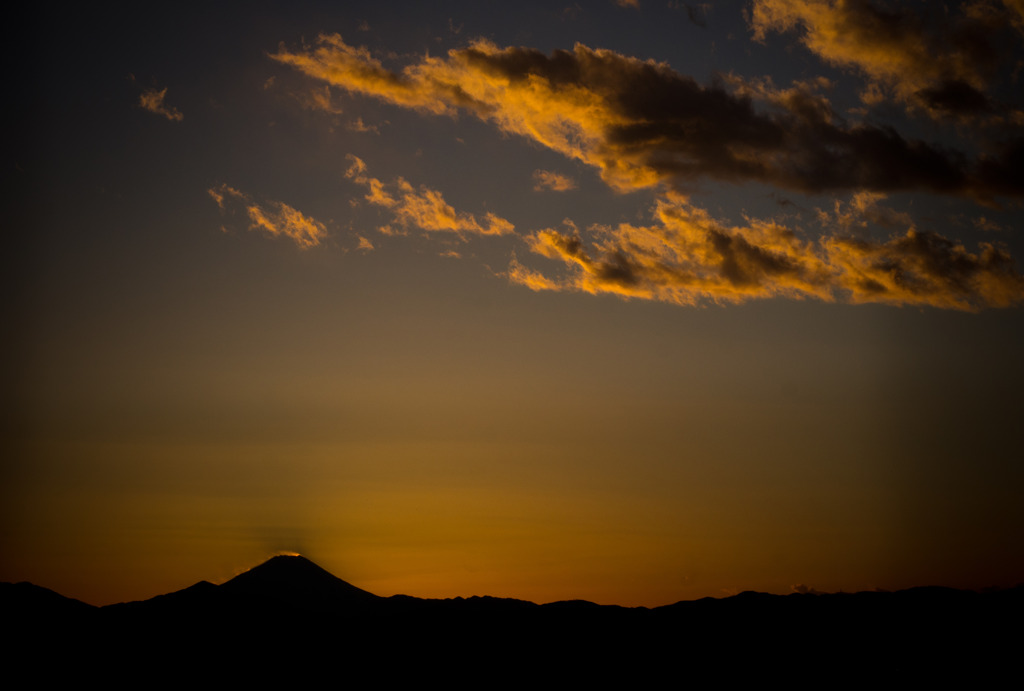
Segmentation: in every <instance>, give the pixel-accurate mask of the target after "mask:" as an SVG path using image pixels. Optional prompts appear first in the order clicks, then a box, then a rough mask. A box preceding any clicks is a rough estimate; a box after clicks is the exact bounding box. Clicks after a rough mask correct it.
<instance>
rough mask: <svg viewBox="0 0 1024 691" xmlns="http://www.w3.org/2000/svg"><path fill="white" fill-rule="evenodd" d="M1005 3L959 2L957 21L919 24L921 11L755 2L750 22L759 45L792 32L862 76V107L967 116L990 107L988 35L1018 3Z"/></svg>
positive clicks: (797, 0)
mask: <svg viewBox="0 0 1024 691" xmlns="http://www.w3.org/2000/svg"><path fill="white" fill-rule="evenodd" d="M1005 5H1006V7H1005V8H999V7H996V6H995V5H993V4H991V3H988V2H984V1H982V2H973V3H966V4H964V5H963V6H962V8H961V11H960V13H958V14H957V15H954V16H952V17H948V16H944V17H941V18H940V19H941V21H932V22H926V21H925V18H924V16H923V14H922V13H921V11H920V10H915V11H911V10H909V9H890V8H888V7H884V6H881V5H879V4H876V3H872V2H869V1H867V0H861V1H859V2H851V1H848V0H755V2H754V5H753V8H752V12H751V14H750V24H751V28H752V29H753V31H754V37H755V38H756V39H758V40H764V38H765V37H766V35H767V34H768V33H770V32H786V31H791V30H799V31H800V32H801V41H802V42H803V44H804V45H805V46H806V47H807V48H808V49H809V50H810V51H811V52H813V53H815V54H816V55H818V56H819V57H820V58H822V59H823V60H825V61H826V62H828V63H830V64H833V65H836V66H839V67H851V68H855V69H857V70H859V71H861V72H862V73H863V74H864V75H865V76H866V77H868V79H869V80H871V82H870V83H869V85H868V87H867V88H866V89H865V91H864V94H863V96H864V99H865V101H866V102H868V103H875V102H877V101H878V100H880V99H883V98H885V97H886V96H891V97H894V98H896V99H898V100H900V101H903V102H906V103H909V104H913V105H915V106H919V107H923V108H925V109H926V110H927V111H929V112H931V113H932V114H935V115H945V116H948V115H968V114H972V113H978V112H982V111H986V110H988V109H989V108H991V107H992V105H993V104H992V103H991V102H990V100H989V98H988V97H987V96H986V94H985V91H986V88H987V86H988V83H989V80H990V79H991V78H992V77H993V75H994V72H995V68H996V62H997V59H998V57H999V55H998V51H996V50H995V49H994V47H993V44H992V43H991V37H992V36H994V35H995V34H996V33H998V32H999V31H1000V30H1002V28H1003V27H1005V26H1006V25H1008V24H1009V23H1010V21H1012V20H1013V18H1014V14H1015V13H1017V12H1018V9H1017V8H1015V6H1017V5H1020V2H1019V0H1007V2H1006V3H1005ZM1016 16H1017V17H1018V18H1019V16H1020V15H1019V14H1017V15H1016Z"/></svg>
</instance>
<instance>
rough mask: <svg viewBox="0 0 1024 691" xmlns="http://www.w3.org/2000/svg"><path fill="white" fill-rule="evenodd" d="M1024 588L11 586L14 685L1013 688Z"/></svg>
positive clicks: (317, 577)
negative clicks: (824, 591)
mask: <svg viewBox="0 0 1024 691" xmlns="http://www.w3.org/2000/svg"><path fill="white" fill-rule="evenodd" d="M1022 614H1024V588H1022V587H1020V586H1018V587H1017V588H1013V589H1008V590H1001V591H991V592H984V593H976V592H970V591H961V590H952V589H948V588H914V589H910V590H903V591H899V592H892V593H883V592H864V593H855V594H832V595H812V594H793V595H787V596H779V595H766V594H761V593H752V592H748V593H742V594H740V595H737V596H734V597H729V598H724V599H712V598H706V599H703V600H696V601H692V602H679V603H676V604H674V605H668V606H665V607H656V608H653V609H647V608H642V607H640V608H624V607H614V606H599V605H595V604H593V603H589V602H582V601H574V602H557V603H551V604H546V605H536V604H534V603H531V602H524V601H521V600H510V599H499V598H490V597H473V598H469V599H464V598H455V599H449V600H424V599H419V598H413V597H407V596H402V595H396V596H393V597H387V598H384V597H378V596H376V595H373V594H371V593H368V592H366V591H364V590H360V589H359V588H356V587H355V586H353V585H350V584H348V583H346V582H345V581H342V580H341V579H339V578H336V577H335V576H333V575H331V574H329V573H328V572H326V571H324V570H323V569H321V568H320V567H318V566H317V565H315V564H314V563H312V562H311V561H309V560H307V559H305V558H303V557H284V556H281V557H274V558H273V559H271V560H269V561H267V562H265V563H264V564H262V565H260V566H257V567H256V568H254V569H252V570H250V571H247V572H245V573H243V574H241V575H239V576H237V577H235V578H233V579H232V580H230V581H228V582H226V583H224V584H222V585H213V584H212V583H208V582H205V581H203V582H200V583H197V584H196V585H194V586H192V587H190V588H187V589H185V590H181V591H178V592H175V593H170V594H168V595H161V596H158V597H155V598H152V599H150V600H146V601H143V602H130V603H123V604H117V605H110V606H107V607H93V606H91V605H87V604H85V603H82V602H79V601H77V600H71V599H69V598H65V597H63V596H61V595H58V594H57V593H54V592H53V591H50V590H47V589H45V588H41V587H39V586H35V585H32V584H29V583H17V584H10V583H5V584H0V621H2V622H3V624H2V625H3V633H4V641H5V643H4V645H3V650H4V658H5V659H6V660H7V663H6V664H5V668H6V669H7V670H8V674H10V673H11V671H12V670H15V671H17V670H20V671H22V672H24V673H25V675H26V676H24V677H20V673H19V674H18V675H16V676H15V678H19V677H20V678H23V679H25V680H26V682H28V683H22V684H19V687H25V686H33V687H35V686H40V685H43V684H45V683H46V682H47V681H62V682H67V681H82V680H86V679H98V680H101V681H104V682H106V683H107V684H111V685H115V686H127V685H132V686H139V687H151V686H163V685H169V684H180V683H186V684H188V685H189V686H198V687H200V688H203V687H208V686H225V685H227V686H229V687H232V688H233V687H236V686H237V685H238V684H240V683H251V682H254V681H255V682H269V681H274V682H284V683H288V684H289V685H290V686H307V685H313V684H316V685H325V686H329V687H336V686H341V685H345V686H355V687H357V688H363V687H367V686H374V687H376V686H384V687H390V686H394V685H395V684H402V685H406V684H410V683H414V684H417V685H418V684H419V683H420V682H422V683H423V684H424V685H426V684H429V685H431V686H433V685H436V683H437V682H440V683H442V684H444V685H456V686H472V687H475V688H491V687H494V686H498V687H502V686H507V685H512V684H515V685H523V684H528V685H530V686H541V687H548V686H554V685H558V686H578V685H580V684H590V683H596V684H598V685H600V686H608V685H615V686H619V685H628V686H630V687H641V688H645V687H649V686H672V687H680V686H695V687H697V688H707V687H732V686H734V685H736V684H737V683H744V684H746V683H751V682H753V683H762V682H769V681H782V682H784V683H786V684H787V685H788V686H792V685H796V686H802V687H814V688H836V687H840V688H843V687H852V686H855V685H856V686H861V685H863V684H864V683H869V684H872V685H875V684H881V685H884V686H886V687H887V686H889V685H891V684H894V683H895V684H905V683H910V684H913V685H914V686H918V685H920V684H921V683H925V682H935V681H940V682H945V683H947V684H948V683H951V682H952V683H962V682H966V683H970V684H971V685H972V686H973V687H976V688H988V687H992V686H1000V687H1003V686H1007V687H1011V688H1012V687H1018V688H1019V684H1020V682H1021V671H1020V670H1021V668H1022V663H1021V660H1022V652H1021V651H1022V650H1024V646H1022V643H1024V636H1022V633H1021V625H1022V617H1021V615H1022Z"/></svg>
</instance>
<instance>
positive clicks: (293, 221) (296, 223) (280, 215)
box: [207, 184, 327, 249]
mask: <svg viewBox="0 0 1024 691" xmlns="http://www.w3.org/2000/svg"><path fill="white" fill-rule="evenodd" d="M207 193H208V194H209V195H210V198H211V199H213V200H214V201H215V202H216V203H217V206H218V207H220V209H221V211H229V210H230V207H231V206H232V204H238V205H240V206H241V207H242V208H244V209H245V213H246V215H247V216H248V218H249V222H250V225H249V228H250V229H251V230H260V231H263V232H265V233H267V234H269V235H271V236H274V237H279V236H280V237H286V238H289V239H291V240H292V241H293V242H295V244H296V245H298V246H299V247H301V248H302V249H308V248H310V247H316V246H317V245H319V244H320V243H321V242H322V241H323V240H324V238H326V237H327V226H325V225H324V224H323V223H321V222H320V221H318V220H316V219H315V218H313V217H311V216H306V215H305V214H303V213H302V212H300V211H298V210H297V209H294V208H292V207H290V206H288V205H287V204H285V203H283V202H276V201H271V202H266V203H264V204H259V203H256V202H255V201H253V199H252V198H251V197H250V196H249V195H247V194H245V193H244V192H240V191H238V190H237V189H235V188H233V187H230V186H229V185H226V184H221V185H219V186H217V187H211V188H210V189H209V190H207Z"/></svg>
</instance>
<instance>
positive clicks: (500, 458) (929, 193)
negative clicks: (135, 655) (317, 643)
mask: <svg viewBox="0 0 1024 691" xmlns="http://www.w3.org/2000/svg"><path fill="white" fill-rule="evenodd" d="M210 4H212V3H210ZM198 5H199V7H191V8H183V7H182V6H181V3H166V4H152V3H149V4H146V5H145V6H141V5H140V6H139V8H138V9H136V10H134V11H114V10H107V9H96V8H93V7H85V6H81V5H74V6H72V7H70V8H61V9H58V10H36V11H35V12H36V14H35V15H34V16H33V17H32V20H31V22H30V23H29V24H28V25H27V26H25V27H23V29H22V30H23V33H24V34H25V35H26V36H33V37H35V38H34V39H33V41H32V43H31V46H29V47H26V49H25V51H24V53H23V54H22V55H21V56H20V58H19V60H18V61H16V63H15V64H16V65H17V68H16V69H15V68H12V70H11V72H12V75H11V81H10V84H9V88H10V89H11V90H12V91H13V93H14V97H13V98H12V99H11V101H10V104H11V107H12V108H13V109H15V111H16V113H15V118H16V120H17V122H16V129H13V130H11V131H10V132H9V134H11V136H9V137H8V140H9V142H8V146H6V147H5V154H4V175H5V178H4V208H5V211H6V214H5V217H6V218H7V219H8V222H7V224H6V227H7V229H8V233H7V251H6V252H5V253H4V255H5V257H6V262H5V265H6V270H5V274H6V280H7V281H8V282H9V287H8V290H7V293H8V296H9V299H8V300H7V301H6V304H7V310H6V311H7V319H6V320H5V321H6V322H7V324H8V325H9V326H8V328H9V331H8V335H7V336H6V337H5V339H4V341H5V346H6V352H7V357H6V358H4V359H5V362H6V363H7V367H6V368H5V386H4V392H5V396H4V398H3V404H4V420H5V424H4V446H3V461H2V466H0V473H2V475H0V482H2V497H0V498H2V507H0V511H2V513H0V580H5V581H20V580H30V581H32V582H35V583H38V584H40V585H44V586H47V587H50V588H53V589H55V590H58V591H59V592H61V593H63V594H65V595H68V596H73V597H77V598H80V599H84V600H86V601H88V602H92V603H94V604H106V603H110V602H117V601H122V600H131V599H141V598H146V597H151V596H153V595H156V594H159V593H162V592H168V591H171V590H175V589H179V588H183V587H186V586H188V585H191V584H192V583H194V582H196V581H198V580H200V579H207V580H212V581H220V580H223V579H226V578H228V577H230V576H232V575H234V574H235V573H237V572H239V571H241V570H243V569H245V568H248V567H250V566H252V565H254V564H256V563H258V562H259V561H262V560H263V559H265V558H267V557H269V556H270V555H272V554H274V553H276V552H279V551H294V552H300V553H302V554H304V555H306V556H308V557H309V558H311V559H313V560H314V561H316V562H317V563H319V564H320V565H322V566H323V567H325V568H327V569H328V570H330V571H331V572H333V573H335V574H336V575H338V576H339V577H341V578H344V579H345V580H347V581H349V582H351V583H353V584H355V585H357V586H359V587H361V588H364V589H366V590H369V591H371V592H374V593H377V594H380V595H391V594H394V593H406V594H410V595H416V596H423V597H453V596H456V595H463V596H470V595H483V594H489V595H495V596H504V597H518V598H524V599H530V600H534V601H537V602H547V601H552V600H559V599H570V598H583V599H589V600H593V601H596V602H600V603H616V604H622V605H660V604H668V603H671V602H675V601H677V600H682V599H694V598H699V597H703V596H708V595H710V596H724V595H729V594H732V593H736V592H740V591H743V590H761V591H769V592H777V593H785V592H790V591H791V590H792V589H793V588H795V587H797V588H799V587H807V588H812V589H817V590H822V591H837V590H840V589H842V590H847V591H851V590H864V589H870V588H885V589H894V588H902V587H909V586H914V585H925V584H939V585H949V586H956V587H985V586H993V585H996V586H1008V585H1013V584H1016V583H1019V582H1021V581H1024V549H1022V548H1021V544H1022V543H1021V537H1022V535H1024V503H1022V502H1021V501H1020V494H1021V489H1022V488H1024V449H1022V439H1024V436H1022V426H1021V420H1022V419H1024V402H1022V398H1021V396H1022V391H1024V365H1022V358H1021V347H1022V344H1024V311H1022V307H1021V304H1022V302H1024V279H1022V277H1021V273H1020V272H1021V266H1022V265H1021V260H1020V257H1021V256H1022V255H1024V240H1022V238H1021V231H1022V230H1024V213H1022V207H1021V201H1022V199H1024V88H1022V80H1024V3H1022V2H1020V1H1019V0H977V1H974V2H964V3H955V2H947V3H942V2H934V3H923V2H903V3H900V2H883V1H882V0H862V1H860V2H852V1H851V2H832V1H825V0H822V1H815V0H742V1H739V0H738V1H736V2H716V3H683V2H675V1H665V0H661V1H658V2H655V1H654V0H639V1H633V2H627V1H620V2H614V1H612V0H598V1H595V2H568V3H563V4H559V3H552V2H534V3H531V2H527V3H514V4H513V3H498V2H430V3H420V2H415V3H399V2H379V1H378V2H366V3H362V2H344V3H341V2H338V3H328V2H294V3H292V2H289V3H285V2H246V3H226V4H225V3H217V6H216V7H208V6H207V5H208V3H199V4H198ZM12 133H13V134H12ZM11 296H13V299H10V297H11Z"/></svg>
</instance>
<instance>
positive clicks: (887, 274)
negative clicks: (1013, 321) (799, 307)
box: [825, 229, 1024, 311]
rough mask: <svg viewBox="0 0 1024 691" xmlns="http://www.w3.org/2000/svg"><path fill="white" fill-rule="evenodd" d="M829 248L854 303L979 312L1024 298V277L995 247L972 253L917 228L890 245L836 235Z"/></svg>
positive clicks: (986, 246)
mask: <svg viewBox="0 0 1024 691" xmlns="http://www.w3.org/2000/svg"><path fill="white" fill-rule="evenodd" d="M825 247H826V251H827V254H828V257H829V261H830V262H831V263H832V264H833V265H834V266H835V267H837V268H838V269H839V277H838V281H839V286H840V287H841V288H842V289H845V290H846V291H848V292H849V296H850V301H851V302H858V303H860V302H882V303H887V304H892V305H929V306H932V307H944V308H951V309H959V310H968V311H974V310H978V309H980V308H982V307H1009V306H1011V305H1014V304H1018V303H1020V302H1021V301H1022V300H1024V278H1022V277H1021V276H1020V274H1018V273H1017V272H1016V271H1015V270H1014V266H1013V265H1014V262H1013V258H1012V257H1011V256H1010V255H1009V254H1008V253H1007V252H1006V251H1005V250H1002V249H1000V248H998V247H996V246H994V245H992V244H991V243H981V245H980V249H981V251H980V252H979V253H977V254H972V253H970V252H968V251H967V250H966V249H965V248H964V246H963V245H961V244H957V243H955V242H953V241H952V240H949V239H947V238H944V237H942V236H940V235H937V234H935V233H927V232H919V231H916V230H913V229H911V230H908V231H907V232H906V234H905V235H902V236H897V237H894V238H892V239H890V240H889V241H887V242H869V241H866V240H860V239H854V238H848V237H836V238H831V239H827V240H826V241H825Z"/></svg>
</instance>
